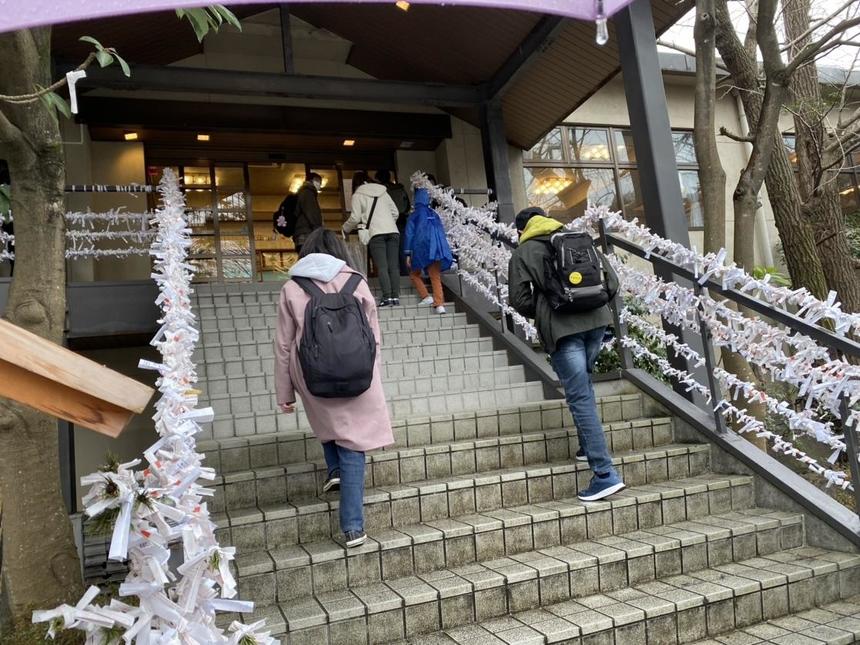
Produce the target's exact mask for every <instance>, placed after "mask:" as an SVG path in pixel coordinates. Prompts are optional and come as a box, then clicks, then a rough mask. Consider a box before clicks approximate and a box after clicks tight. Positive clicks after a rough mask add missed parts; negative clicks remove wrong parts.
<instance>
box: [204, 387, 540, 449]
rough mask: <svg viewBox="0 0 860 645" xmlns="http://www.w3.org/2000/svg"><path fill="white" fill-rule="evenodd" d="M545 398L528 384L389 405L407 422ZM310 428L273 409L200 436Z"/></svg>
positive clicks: (222, 422)
mask: <svg viewBox="0 0 860 645" xmlns="http://www.w3.org/2000/svg"><path fill="white" fill-rule="evenodd" d="M543 397H544V390H543V384H542V383H538V382H528V383H514V384H512V385H499V386H496V387H493V388H488V389H483V390H474V389H469V390H463V391H460V392H438V393H430V394H427V395H424V396H421V397H416V396H414V395H409V394H407V395H399V396H395V397H389V398H388V401H387V403H388V409H389V411H390V414H391V418H392V419H407V418H410V417H425V416H429V415H431V414H432V415H446V414H455V413H458V412H469V411H475V410H492V409H498V408H500V407H503V406H510V405H523V404H526V403H529V402H531V401H541V400H543ZM309 428H310V423H309V422H308V419H307V416H306V414H305V412H304V410H302V409H298V410H296V412H295V413H294V414H283V413H281V412H278V411H276V410H275V409H274V406H273V407H272V408H270V409H269V410H258V411H255V412H245V413H239V412H232V413H230V414H222V415H216V417H215V422H214V423H213V424H212V426H211V432H212V433H213V435H212V437H208V436H207V435H206V434H203V433H201V435H200V438H201V439H205V438H226V437H234V436H235V437H238V436H243V435H245V436H246V435H252V434H270V433H273V432H282V431H286V432H289V431H290V430H294V429H295V430H305V429H309ZM209 430H210V429H205V430H204V431H203V432H204V433H207V432H208V431H209Z"/></svg>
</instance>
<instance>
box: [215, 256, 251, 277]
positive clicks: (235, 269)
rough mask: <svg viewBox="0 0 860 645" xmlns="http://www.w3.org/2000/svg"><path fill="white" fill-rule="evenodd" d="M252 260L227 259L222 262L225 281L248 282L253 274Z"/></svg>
mask: <svg viewBox="0 0 860 645" xmlns="http://www.w3.org/2000/svg"><path fill="white" fill-rule="evenodd" d="M251 267H252V265H251V258H247V257H246V258H234V257H229V258H227V257H225V258H223V259H222V260H221V269H222V270H223V272H224V279H225V280H248V279H249V278H250V277H251V276H252V274H253V269H252V268H251Z"/></svg>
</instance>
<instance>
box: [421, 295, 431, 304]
mask: <svg viewBox="0 0 860 645" xmlns="http://www.w3.org/2000/svg"><path fill="white" fill-rule="evenodd" d="M418 304H421V305H432V304H433V296H427V297H426V298H424V300H422V301H421V302H420V303H418Z"/></svg>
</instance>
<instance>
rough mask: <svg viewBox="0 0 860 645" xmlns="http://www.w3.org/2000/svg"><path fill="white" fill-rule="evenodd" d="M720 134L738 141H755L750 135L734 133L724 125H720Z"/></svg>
mask: <svg viewBox="0 0 860 645" xmlns="http://www.w3.org/2000/svg"><path fill="white" fill-rule="evenodd" d="M720 134H721V135H723V136H724V137H727V138H729V139H731V140H732V141H737V142H739V143H755V137H754V136H752V135H749V134H747V135H743V134H735V133H734V132H732V131H731V130H729V129H728V128H726V127H725V126H720Z"/></svg>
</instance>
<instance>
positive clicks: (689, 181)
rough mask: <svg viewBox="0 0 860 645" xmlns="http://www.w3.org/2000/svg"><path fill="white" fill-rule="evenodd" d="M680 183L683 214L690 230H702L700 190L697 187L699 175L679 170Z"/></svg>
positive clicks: (698, 186) (702, 218)
mask: <svg viewBox="0 0 860 645" xmlns="http://www.w3.org/2000/svg"><path fill="white" fill-rule="evenodd" d="M678 179H679V180H680V182H681V199H682V201H683V204H684V212H685V213H686V215H687V222H688V224H689V226H690V228H702V227H703V226H704V225H705V219H704V215H703V213H702V188H701V186H700V185H699V173H698V172H696V171H695V170H681V171H679V172H678Z"/></svg>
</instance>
